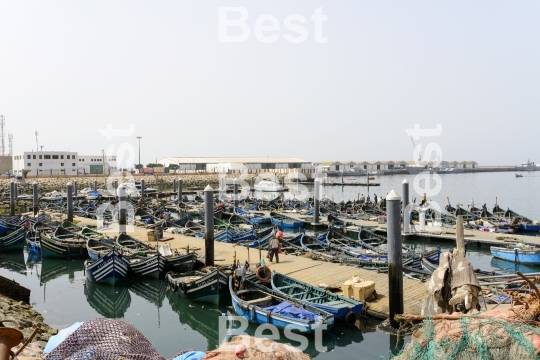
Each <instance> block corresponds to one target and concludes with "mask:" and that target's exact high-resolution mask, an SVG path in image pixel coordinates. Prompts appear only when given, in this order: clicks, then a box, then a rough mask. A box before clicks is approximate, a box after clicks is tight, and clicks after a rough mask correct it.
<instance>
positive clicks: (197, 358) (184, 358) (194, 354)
mask: <svg viewBox="0 0 540 360" xmlns="http://www.w3.org/2000/svg"><path fill="white" fill-rule="evenodd" d="M205 355H206V353H205V352H202V351H190V352H187V353H185V354H182V355H179V356H177V357H175V358H174V359H173V360H201V359H202V358H203V357H204V356H205Z"/></svg>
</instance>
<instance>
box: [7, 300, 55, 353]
mask: <svg viewBox="0 0 540 360" xmlns="http://www.w3.org/2000/svg"><path fill="white" fill-rule="evenodd" d="M0 320H15V321H16V322H17V323H12V322H5V323H4V326H5V327H10V328H15V329H18V330H19V331H21V332H22V333H23V335H24V340H23V342H22V343H21V344H19V345H18V346H16V347H14V348H13V349H12V351H13V352H17V350H18V349H19V348H20V347H21V346H22V344H23V343H24V342H25V341H26V339H28V338H30V336H31V335H32V333H33V332H34V325H37V324H41V330H40V331H39V332H38V333H37V335H36V336H35V337H34V338H33V339H32V342H31V343H30V344H28V345H27V346H26V347H25V349H24V350H23V351H22V352H21V353H20V354H19V355H18V356H17V359H18V360H24V359H40V358H42V353H43V349H44V348H45V345H47V341H48V340H49V338H50V337H51V336H52V335H55V334H57V333H58V330H56V329H53V328H51V327H49V326H48V325H46V324H44V323H43V316H41V314H40V313H38V312H37V311H35V310H33V309H32V306H31V305H29V304H25V303H23V302H22V301H15V300H13V299H10V298H8V297H6V296H3V295H0Z"/></svg>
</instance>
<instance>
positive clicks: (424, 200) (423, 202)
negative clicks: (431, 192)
mask: <svg viewBox="0 0 540 360" xmlns="http://www.w3.org/2000/svg"><path fill="white" fill-rule="evenodd" d="M426 201H427V199H426V193H424V195H423V196H422V201H421V202H420V206H424V204H425V203H426Z"/></svg>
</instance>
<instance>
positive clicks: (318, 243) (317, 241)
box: [300, 233, 330, 252]
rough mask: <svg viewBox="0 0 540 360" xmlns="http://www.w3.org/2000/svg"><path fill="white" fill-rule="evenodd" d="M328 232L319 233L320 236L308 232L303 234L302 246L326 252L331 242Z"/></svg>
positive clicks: (309, 249)
mask: <svg viewBox="0 0 540 360" xmlns="http://www.w3.org/2000/svg"><path fill="white" fill-rule="evenodd" d="M327 234H328V233H323V234H321V235H319V236H318V237H312V236H307V235H306V234H302V237H301V238H300V246H302V248H304V249H306V250H307V251H313V250H315V251H321V252H325V251H326V250H328V247H329V245H330V243H329V242H328V238H327Z"/></svg>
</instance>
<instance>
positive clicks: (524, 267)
mask: <svg viewBox="0 0 540 360" xmlns="http://www.w3.org/2000/svg"><path fill="white" fill-rule="evenodd" d="M491 266H492V267H494V268H496V269H500V270H503V271H504V272H511V273H515V272H516V271H520V272H521V273H523V274H525V273H533V272H540V266H534V265H531V264H520V263H517V262H513V261H507V260H502V259H497V258H495V257H494V258H493V259H491Z"/></svg>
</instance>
